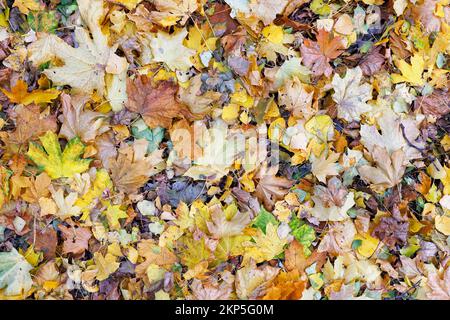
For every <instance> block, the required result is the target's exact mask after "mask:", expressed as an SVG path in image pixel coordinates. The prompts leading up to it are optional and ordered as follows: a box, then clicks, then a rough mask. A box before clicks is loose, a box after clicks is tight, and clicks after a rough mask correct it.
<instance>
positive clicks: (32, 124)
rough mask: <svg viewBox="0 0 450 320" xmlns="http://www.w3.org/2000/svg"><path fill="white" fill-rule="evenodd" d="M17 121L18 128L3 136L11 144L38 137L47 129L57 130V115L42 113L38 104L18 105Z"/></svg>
mask: <svg viewBox="0 0 450 320" xmlns="http://www.w3.org/2000/svg"><path fill="white" fill-rule="evenodd" d="M14 113H15V115H14V116H13V118H15V121H16V130H14V131H13V132H10V133H8V136H7V137H5V138H2V140H3V141H5V143H6V144H7V146H10V145H21V144H23V143H26V142H28V141H29V140H34V139H37V138H38V137H39V136H40V135H42V134H44V133H45V132H47V131H52V132H54V131H56V128H57V125H56V117H55V116H54V115H44V114H43V113H42V114H41V112H40V108H39V106H38V105H35V104H32V105H29V106H26V107H25V106H17V107H16V108H15V110H14Z"/></svg>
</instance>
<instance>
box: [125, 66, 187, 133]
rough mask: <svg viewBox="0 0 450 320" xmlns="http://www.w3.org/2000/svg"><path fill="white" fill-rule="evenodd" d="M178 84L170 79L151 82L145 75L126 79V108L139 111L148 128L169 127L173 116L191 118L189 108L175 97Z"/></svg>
mask: <svg viewBox="0 0 450 320" xmlns="http://www.w3.org/2000/svg"><path fill="white" fill-rule="evenodd" d="M177 91H178V85H176V84H175V83H173V82H172V81H161V82H159V83H158V84H156V85H154V84H152V81H151V79H150V78H148V77H147V76H144V75H141V76H137V77H136V78H135V79H134V80H131V79H127V94H128V101H127V103H126V108H127V109H128V110H130V111H132V112H136V113H139V114H140V115H141V116H142V118H143V119H144V121H145V123H146V124H147V125H148V126H149V127H150V128H156V127H164V128H170V126H171V125H172V120H173V119H175V118H187V119H192V117H193V115H192V113H191V111H190V110H189V108H188V107H187V106H186V105H184V104H182V103H180V102H178V101H177V100H176V99H175V94H176V93H177Z"/></svg>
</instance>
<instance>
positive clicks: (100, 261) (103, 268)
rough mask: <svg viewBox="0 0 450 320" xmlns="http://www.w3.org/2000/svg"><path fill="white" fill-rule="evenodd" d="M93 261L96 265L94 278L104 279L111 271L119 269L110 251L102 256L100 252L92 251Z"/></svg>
mask: <svg viewBox="0 0 450 320" xmlns="http://www.w3.org/2000/svg"><path fill="white" fill-rule="evenodd" d="M94 263H95V265H96V266H97V275H96V278H97V280H98V281H103V280H106V279H107V278H108V277H109V276H110V275H111V274H112V273H113V272H115V271H116V270H117V269H119V265H120V263H118V262H117V261H116V257H115V256H114V255H112V254H111V253H107V254H106V255H105V256H103V255H102V254H101V253H100V252H94Z"/></svg>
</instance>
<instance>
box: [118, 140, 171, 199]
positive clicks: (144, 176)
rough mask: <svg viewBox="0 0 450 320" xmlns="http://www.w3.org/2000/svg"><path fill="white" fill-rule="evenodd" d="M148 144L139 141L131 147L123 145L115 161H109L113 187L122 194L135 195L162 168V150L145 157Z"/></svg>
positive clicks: (144, 141) (145, 141)
mask: <svg viewBox="0 0 450 320" xmlns="http://www.w3.org/2000/svg"><path fill="white" fill-rule="evenodd" d="M147 145H148V142H147V140H145V139H139V140H136V141H135V142H134V144H133V145H132V146H128V145H123V146H122V147H121V148H120V149H119V154H118V156H117V159H111V160H110V164H109V169H110V171H111V178H112V180H113V182H114V186H115V187H116V188H117V189H118V190H119V191H122V192H126V193H135V192H136V191H137V189H138V188H140V187H142V186H143V185H144V183H145V182H147V180H148V179H149V178H150V177H151V176H152V175H154V174H156V173H158V172H160V171H161V170H162V169H163V168H164V161H163V159H162V153H163V150H162V149H160V150H155V151H153V152H152V153H151V154H150V155H149V156H146V152H147Z"/></svg>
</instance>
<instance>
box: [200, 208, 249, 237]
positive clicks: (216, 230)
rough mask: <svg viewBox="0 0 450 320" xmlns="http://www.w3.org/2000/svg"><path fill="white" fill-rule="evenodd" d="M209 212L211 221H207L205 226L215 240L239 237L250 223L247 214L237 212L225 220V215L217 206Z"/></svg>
mask: <svg viewBox="0 0 450 320" xmlns="http://www.w3.org/2000/svg"><path fill="white" fill-rule="evenodd" d="M210 210H211V211H212V213H211V220H212V221H211V222H209V221H207V222H206V225H207V226H208V230H209V232H211V234H212V235H213V236H214V238H216V239H220V238H223V237H229V236H234V235H239V234H240V233H241V232H242V230H243V229H244V228H245V227H246V226H247V224H248V223H249V222H250V216H249V215H248V214H247V213H241V212H239V211H237V212H236V213H234V215H233V216H232V218H231V219H227V216H226V213H225V212H224V211H223V210H222V208H220V206H219V205H215V206H213V207H212V208H211V209H210Z"/></svg>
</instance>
